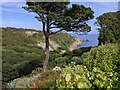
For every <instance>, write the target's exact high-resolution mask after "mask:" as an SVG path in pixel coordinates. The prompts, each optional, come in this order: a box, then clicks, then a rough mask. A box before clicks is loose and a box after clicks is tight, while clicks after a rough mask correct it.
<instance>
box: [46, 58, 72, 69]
mask: <svg viewBox="0 0 120 90" xmlns="http://www.w3.org/2000/svg"><path fill="white" fill-rule="evenodd" d="M69 62H70V60H69V59H68V58H67V57H58V58H56V59H55V60H53V61H51V62H49V65H48V68H53V67H55V66H60V67H64V66H65V65H67V64H68V63H69Z"/></svg>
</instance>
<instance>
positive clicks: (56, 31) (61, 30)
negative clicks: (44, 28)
mask: <svg viewBox="0 0 120 90" xmlns="http://www.w3.org/2000/svg"><path fill="white" fill-rule="evenodd" d="M63 30H65V28H63V29H60V30H58V31H56V32H51V33H49V35H53V34H56V33H58V32H61V31H63Z"/></svg>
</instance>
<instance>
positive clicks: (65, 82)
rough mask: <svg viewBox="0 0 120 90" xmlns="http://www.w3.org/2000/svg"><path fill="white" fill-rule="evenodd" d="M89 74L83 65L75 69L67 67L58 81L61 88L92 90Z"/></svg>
mask: <svg viewBox="0 0 120 90" xmlns="http://www.w3.org/2000/svg"><path fill="white" fill-rule="evenodd" d="M87 74H89V71H88V70H87V68H84V66H82V65H77V66H74V67H66V68H63V69H62V70H61V74H60V77H59V78H58V80H57V87H59V88H90V87H92V84H91V83H90V81H89V79H88V77H87Z"/></svg>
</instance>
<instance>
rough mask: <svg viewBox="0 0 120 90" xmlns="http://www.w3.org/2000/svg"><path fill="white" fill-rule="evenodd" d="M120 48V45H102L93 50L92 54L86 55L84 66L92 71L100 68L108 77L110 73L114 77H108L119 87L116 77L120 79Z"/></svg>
mask: <svg viewBox="0 0 120 90" xmlns="http://www.w3.org/2000/svg"><path fill="white" fill-rule="evenodd" d="M119 51H120V48H119V45H118V44H106V45H101V46H99V47H96V48H92V49H91V50H90V52H88V53H86V54H85V55H86V56H87V57H86V58H85V59H84V65H86V66H87V67H88V69H89V70H90V71H92V70H93V69H94V67H99V68H100V69H101V70H102V71H103V72H105V74H106V76H107V75H108V73H112V74H113V77H109V75H108V77H109V78H110V79H112V81H111V84H112V85H114V86H115V85H118V80H117V78H116V77H118V78H120V76H119V74H120V65H119V62H120V52H119Z"/></svg>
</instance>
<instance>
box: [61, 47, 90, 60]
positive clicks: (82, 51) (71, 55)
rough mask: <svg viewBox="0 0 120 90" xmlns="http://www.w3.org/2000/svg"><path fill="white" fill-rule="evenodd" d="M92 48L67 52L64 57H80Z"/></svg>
mask: <svg viewBox="0 0 120 90" xmlns="http://www.w3.org/2000/svg"><path fill="white" fill-rule="evenodd" d="M91 48H92V47H82V48H79V49H75V50H73V51H67V52H66V53H64V54H63V55H62V56H67V57H68V58H72V57H74V56H78V57H80V56H81V55H82V54H83V53H85V52H88V51H89V50H90V49H91Z"/></svg>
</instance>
